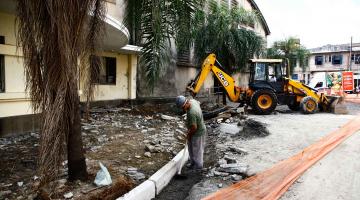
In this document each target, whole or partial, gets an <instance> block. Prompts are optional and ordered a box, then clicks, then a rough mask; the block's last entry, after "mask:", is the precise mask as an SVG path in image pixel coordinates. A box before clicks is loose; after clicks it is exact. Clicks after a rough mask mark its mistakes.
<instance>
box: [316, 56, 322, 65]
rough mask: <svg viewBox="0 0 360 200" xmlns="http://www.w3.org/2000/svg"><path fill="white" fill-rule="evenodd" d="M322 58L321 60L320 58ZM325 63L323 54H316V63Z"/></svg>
mask: <svg viewBox="0 0 360 200" xmlns="http://www.w3.org/2000/svg"><path fill="white" fill-rule="evenodd" d="M320 58H321V60H319V59H320ZM319 63H320V64H319ZM323 64H324V56H322V55H317V56H315V65H323Z"/></svg>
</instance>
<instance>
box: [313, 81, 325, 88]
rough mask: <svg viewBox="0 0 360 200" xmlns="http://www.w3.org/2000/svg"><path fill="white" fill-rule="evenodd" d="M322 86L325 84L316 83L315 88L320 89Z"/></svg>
mask: <svg viewBox="0 0 360 200" xmlns="http://www.w3.org/2000/svg"><path fill="white" fill-rule="evenodd" d="M322 86H323V82H318V83H316V85H315V88H319V87H322Z"/></svg>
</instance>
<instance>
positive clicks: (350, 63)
mask: <svg viewBox="0 0 360 200" xmlns="http://www.w3.org/2000/svg"><path fill="white" fill-rule="evenodd" d="M352 39H353V38H352V36H351V40H350V57H349V71H351V68H352V67H351V65H352V62H351V57H352ZM354 60H355V57H354Z"/></svg>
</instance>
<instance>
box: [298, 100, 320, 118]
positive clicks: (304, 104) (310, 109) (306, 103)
mask: <svg viewBox="0 0 360 200" xmlns="http://www.w3.org/2000/svg"><path fill="white" fill-rule="evenodd" d="M300 108H301V110H302V112H303V113H304V114H314V113H316V111H317V110H318V103H317V102H316V100H315V99H314V98H313V97H311V96H306V97H304V98H303V99H302V100H301V103H300Z"/></svg>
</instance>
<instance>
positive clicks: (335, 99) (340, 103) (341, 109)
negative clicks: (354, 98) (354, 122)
mask: <svg viewBox="0 0 360 200" xmlns="http://www.w3.org/2000/svg"><path fill="white" fill-rule="evenodd" d="M326 98H327V99H328V100H329V104H328V105H329V108H328V110H329V111H330V112H332V113H335V114H348V113H349V111H348V110H347V107H346V105H345V103H344V97H341V96H326Z"/></svg>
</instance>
